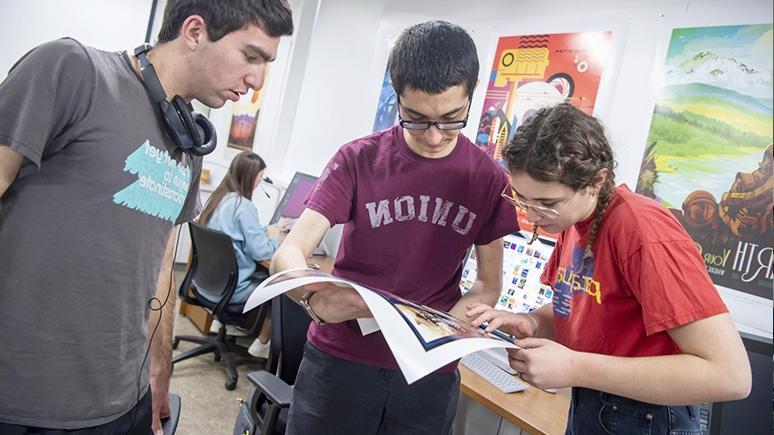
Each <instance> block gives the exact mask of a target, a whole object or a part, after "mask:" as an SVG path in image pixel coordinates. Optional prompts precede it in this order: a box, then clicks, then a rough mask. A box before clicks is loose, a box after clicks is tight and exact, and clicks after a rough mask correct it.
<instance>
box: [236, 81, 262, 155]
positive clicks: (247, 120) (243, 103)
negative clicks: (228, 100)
mask: <svg viewBox="0 0 774 435" xmlns="http://www.w3.org/2000/svg"><path fill="white" fill-rule="evenodd" d="M262 101H263V91H256V90H253V89H250V90H249V91H248V92H247V94H245V95H242V97H241V98H240V99H239V101H237V102H235V103H234V106H233V110H232V116H231V128H229V131H228V146H230V147H232V148H239V149H241V150H247V151H250V150H252V149H253V142H254V141H255V128H256V127H257V126H258V115H259V114H260V113H261V102H262Z"/></svg>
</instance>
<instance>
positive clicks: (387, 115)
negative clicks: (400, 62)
mask: <svg viewBox="0 0 774 435" xmlns="http://www.w3.org/2000/svg"><path fill="white" fill-rule="evenodd" d="M397 123H398V97H397V96H396V95H395V90H394V89H393V88H392V83H391V82H390V66H389V65H387V68H386V69H385V71H384V80H382V90H381V92H380V93H379V103H378V104H377V105H376V116H375V117H374V129H373V130H372V131H379V130H384V129H385V128H390V127H392V126H393V125H395V124H397Z"/></svg>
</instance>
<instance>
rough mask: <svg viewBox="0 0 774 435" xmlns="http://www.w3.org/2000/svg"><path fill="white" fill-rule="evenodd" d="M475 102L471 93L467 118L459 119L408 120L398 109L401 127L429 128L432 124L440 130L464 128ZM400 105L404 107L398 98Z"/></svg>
mask: <svg viewBox="0 0 774 435" xmlns="http://www.w3.org/2000/svg"><path fill="white" fill-rule="evenodd" d="M472 102H473V96H472V95H471V96H470V98H469V99H468V111H467V113H466V114H465V119H462V120H459V121H406V120H404V119H403V117H402V116H401V115H400V110H398V123H399V124H400V126H401V127H403V128H405V129H406V130H427V129H428V128H430V126H433V125H434V126H435V128H437V129H438V130H443V131H448V130H462V129H463V128H465V126H466V125H468V117H469V116H470V106H471V104H472ZM398 107H403V106H402V105H401V104H400V98H398Z"/></svg>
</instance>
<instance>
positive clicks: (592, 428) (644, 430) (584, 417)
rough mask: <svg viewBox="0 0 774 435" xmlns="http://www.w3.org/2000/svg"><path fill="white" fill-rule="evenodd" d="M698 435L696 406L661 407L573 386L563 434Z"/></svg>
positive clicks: (697, 411) (697, 410)
mask: <svg viewBox="0 0 774 435" xmlns="http://www.w3.org/2000/svg"><path fill="white" fill-rule="evenodd" d="M596 434H600V435H608V434H625V435H640V434H642V435H649V434H654V435H655V434H659V435H661V434H664V435H693V434H696V435H699V434H701V432H700V430H699V408H698V407H697V406H662V405H653V404H650V403H645V402H640V401H638V400H633V399H627V398H626V397H621V396H616V395H614V394H608V393H603V392H601V391H596V390H590V389H588V388H580V387H574V388H573V389H572V402H571V403H570V415H569V418H568V420H567V431H566V432H565V435H596Z"/></svg>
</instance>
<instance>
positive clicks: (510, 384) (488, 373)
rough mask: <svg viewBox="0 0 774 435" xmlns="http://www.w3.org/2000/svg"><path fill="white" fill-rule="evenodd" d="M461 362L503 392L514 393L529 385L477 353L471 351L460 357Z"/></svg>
mask: <svg viewBox="0 0 774 435" xmlns="http://www.w3.org/2000/svg"><path fill="white" fill-rule="evenodd" d="M462 364H465V366H466V367H467V368H469V369H471V370H473V371H474V372H476V374H478V375H479V376H481V377H482V378H484V379H485V380H486V381H487V382H489V383H490V384H492V385H494V386H495V387H497V388H499V389H500V390H501V391H502V392H503V393H515V392H517V391H524V390H526V389H528V388H529V385H528V384H526V383H524V382H522V381H520V380H518V379H517V378H516V377H514V376H513V375H511V374H509V373H506V372H505V371H503V370H502V369H501V368H499V367H497V366H496V365H494V364H492V362H491V361H489V360H488V359H486V358H484V357H482V356H481V355H479V354H478V353H471V354H470V355H465V356H464V357H462Z"/></svg>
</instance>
